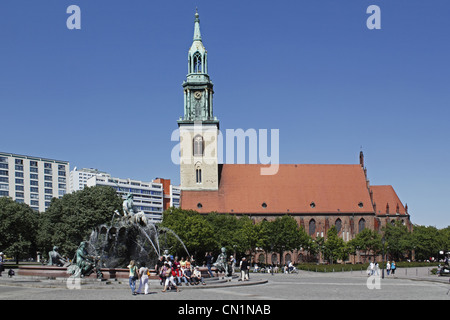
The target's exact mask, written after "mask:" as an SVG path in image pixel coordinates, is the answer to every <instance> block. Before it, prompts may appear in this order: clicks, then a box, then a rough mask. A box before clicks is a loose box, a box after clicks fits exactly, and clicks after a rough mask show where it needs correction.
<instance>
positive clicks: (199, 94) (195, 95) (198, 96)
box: [194, 91, 202, 100]
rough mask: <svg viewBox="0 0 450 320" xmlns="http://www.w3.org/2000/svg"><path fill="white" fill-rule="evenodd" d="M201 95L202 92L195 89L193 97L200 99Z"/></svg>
mask: <svg viewBox="0 0 450 320" xmlns="http://www.w3.org/2000/svg"><path fill="white" fill-rule="evenodd" d="M201 97H202V92H201V91H195V93H194V98H195V99H197V100H200V98H201Z"/></svg>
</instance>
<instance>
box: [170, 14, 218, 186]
mask: <svg viewBox="0 0 450 320" xmlns="http://www.w3.org/2000/svg"><path fill="white" fill-rule="evenodd" d="M183 88H184V116H183V117H181V118H180V119H179V120H178V127H179V129H180V183H181V189H182V190H217V189H218V187H219V183H218V163H217V137H218V131H219V120H217V118H216V117H214V116H213V94H214V91H213V83H212V82H211V80H210V79H209V75H208V55H207V51H206V49H205V46H204V45H203V42H202V36H201V33H200V19H199V14H198V12H197V11H196V12H195V22H194V39H193V42H192V45H191V48H190V49H189V52H188V74H187V76H186V81H184V82H183Z"/></svg>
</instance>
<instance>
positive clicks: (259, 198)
mask: <svg viewBox="0 0 450 320" xmlns="http://www.w3.org/2000/svg"><path fill="white" fill-rule="evenodd" d="M263 167H267V166H265V165H259V164H224V165H223V166H222V171H221V179H220V182H219V190H218V191H187V190H183V191H182V196H181V207H182V208H183V209H193V210H196V211H198V212H200V213H209V212H212V211H217V212H219V213H237V214H286V213H305V214H313V213H339V212H340V213H373V207H372V203H371V199H370V195H369V191H368V189H367V184H366V177H365V175H364V170H363V168H362V167H361V165H359V164H357V165H348V164H345V165H334V164H331V165H330V164H280V165H279V170H278V173H277V174H276V175H261V174H260V169H261V168H263ZM199 204H201V207H200V206H199ZM393 210H394V212H395V207H394V208H393Z"/></svg>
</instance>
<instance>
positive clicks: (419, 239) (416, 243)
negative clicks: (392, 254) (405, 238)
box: [389, 225, 444, 260]
mask: <svg viewBox="0 0 450 320" xmlns="http://www.w3.org/2000/svg"><path fill="white" fill-rule="evenodd" d="M440 243H442V242H440V241H439V230H438V229H437V228H436V227H432V226H428V227H426V226H419V225H415V226H414V231H413V234H412V244H413V247H414V250H415V253H416V254H415V256H416V259H417V260H427V259H429V258H430V257H436V256H437V254H438V252H439V250H444V248H441V247H440V246H441V245H440ZM389 251H390V245H389Z"/></svg>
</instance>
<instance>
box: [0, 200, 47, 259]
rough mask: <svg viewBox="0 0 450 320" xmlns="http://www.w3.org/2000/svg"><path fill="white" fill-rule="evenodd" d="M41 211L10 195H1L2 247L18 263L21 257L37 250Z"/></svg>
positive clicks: (0, 225)
mask: <svg viewBox="0 0 450 320" xmlns="http://www.w3.org/2000/svg"><path fill="white" fill-rule="evenodd" d="M38 217H39V213H37V212H34V211H33V210H32V209H31V208H30V207H29V206H28V205H26V204H23V203H17V202H15V201H13V200H12V199H11V198H8V197H0V221H1V223H0V235H1V236H0V248H2V249H1V250H2V251H3V252H4V253H5V254H6V255H8V256H14V257H15V258H16V261H17V263H18V262H19V259H20V258H21V257H28V256H32V255H33V253H34V252H36V245H35V244H36V238H35V236H36V233H35V230H36V229H37V226H38Z"/></svg>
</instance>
